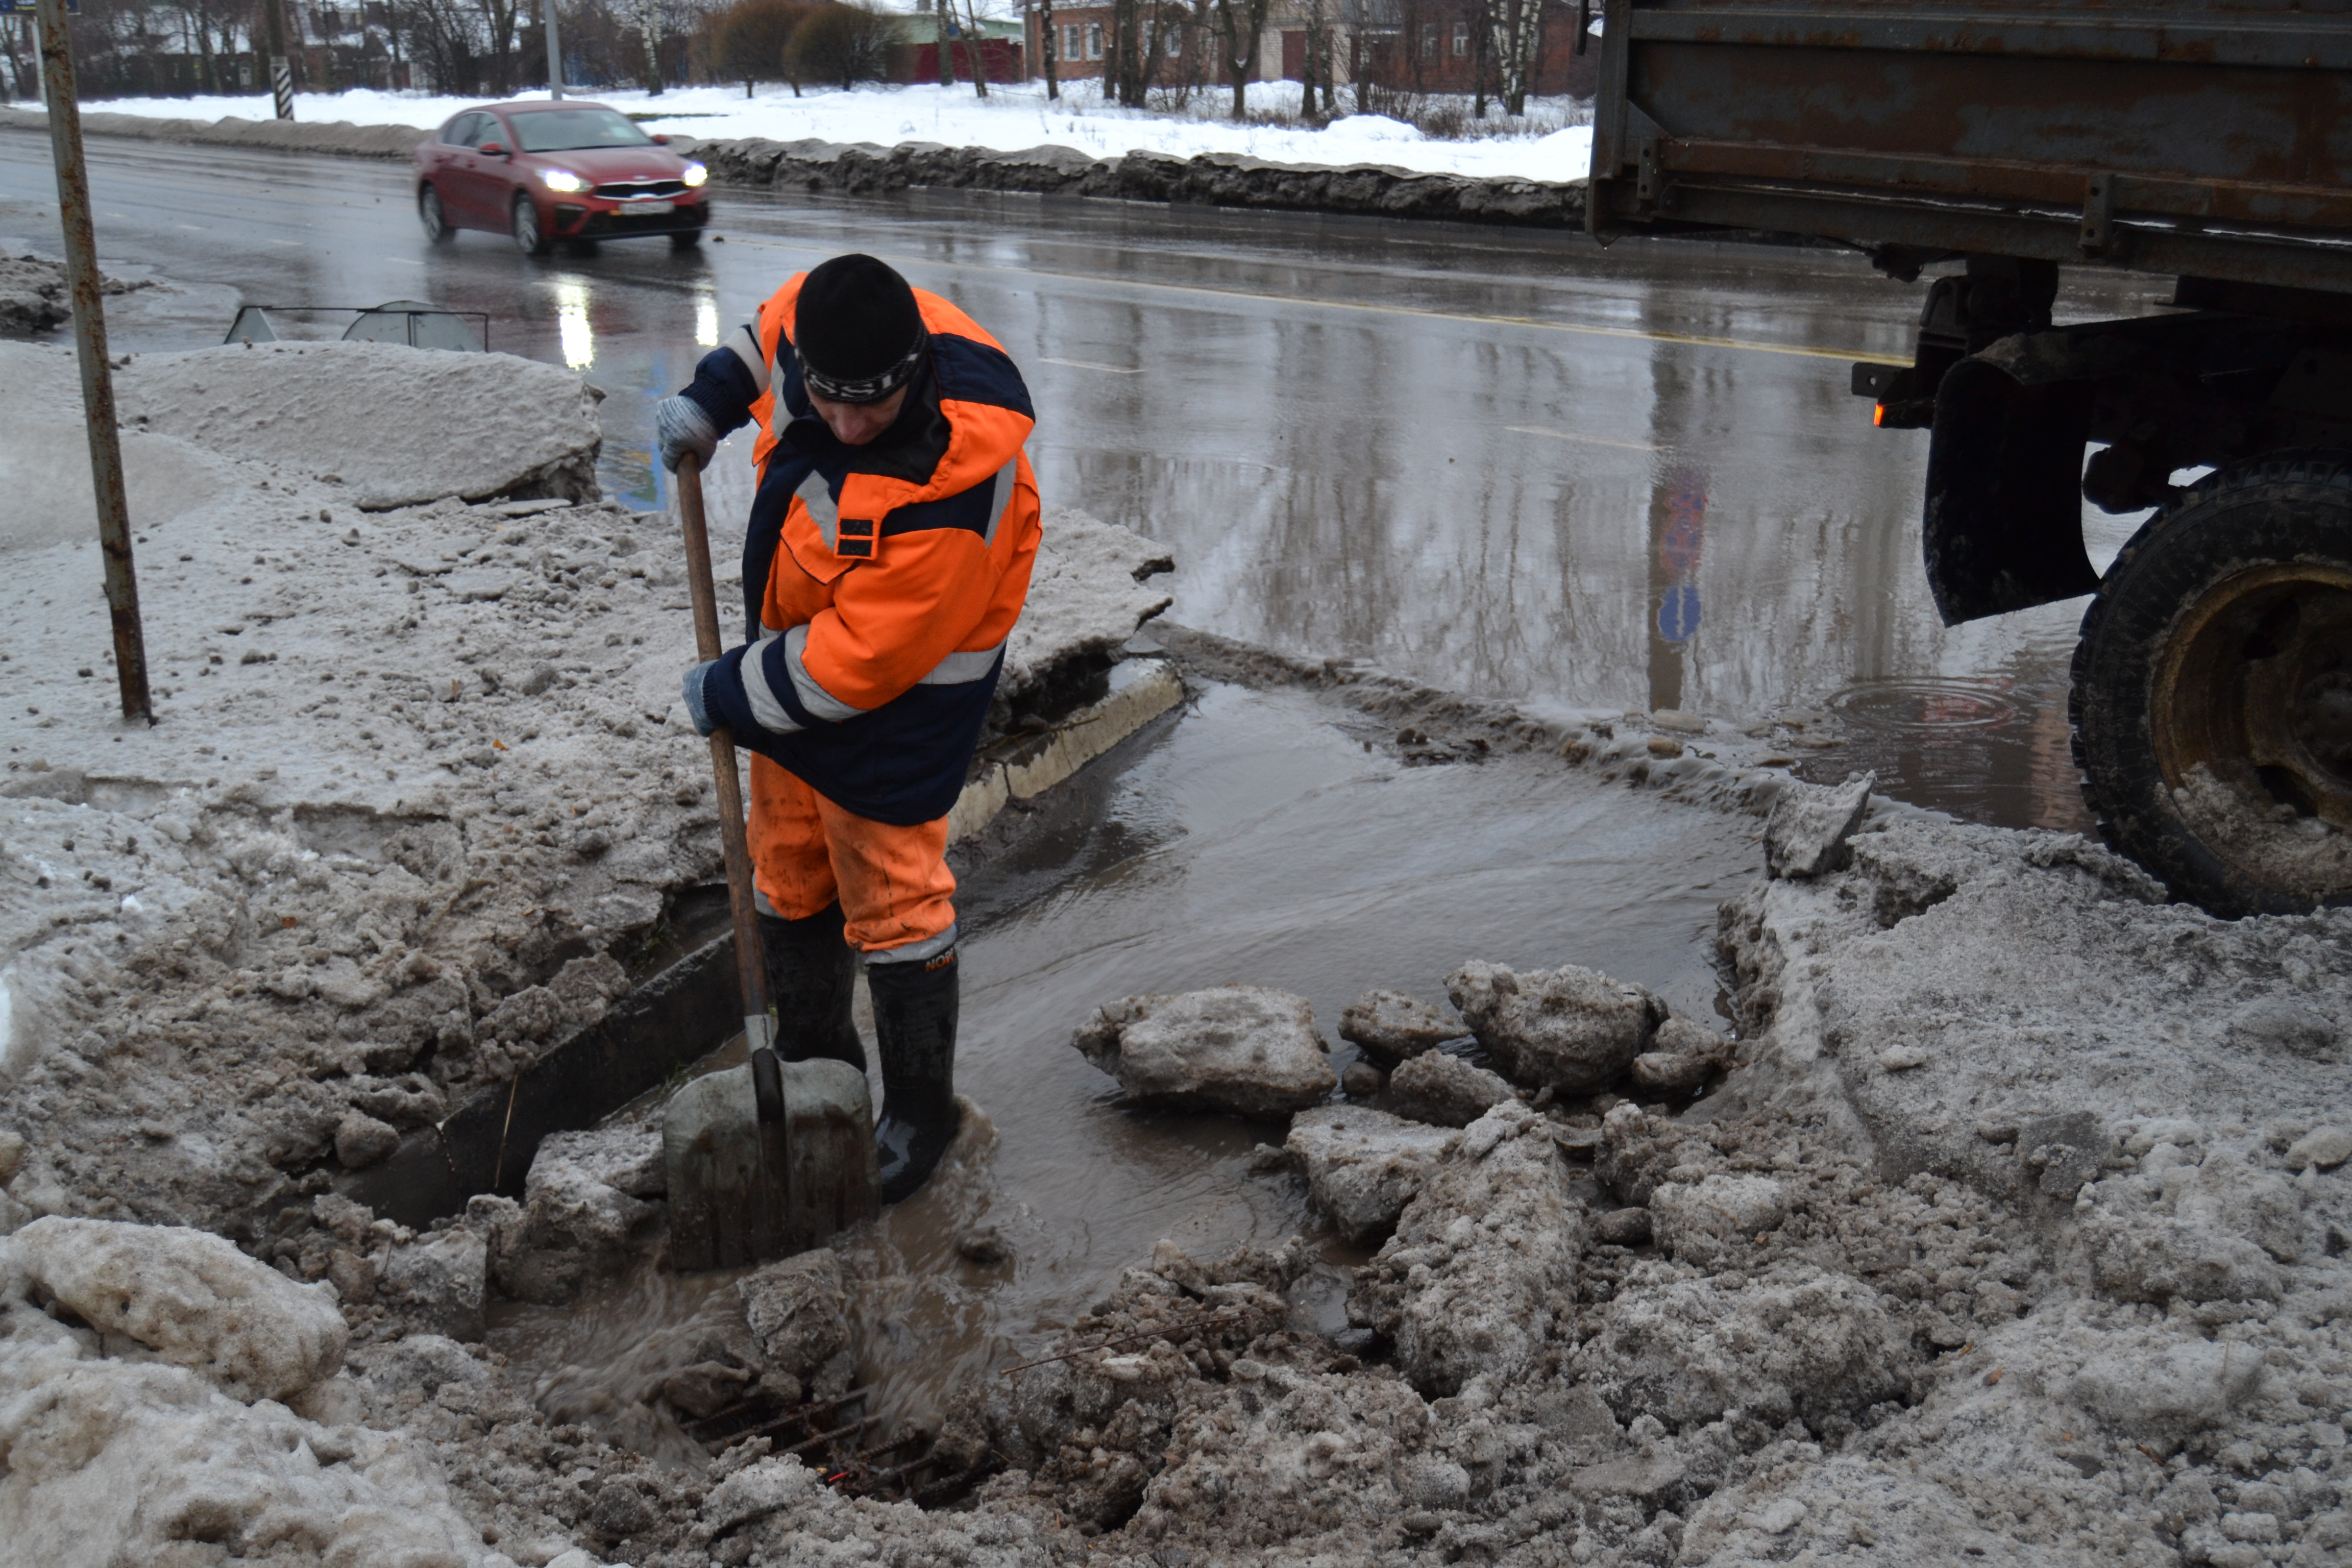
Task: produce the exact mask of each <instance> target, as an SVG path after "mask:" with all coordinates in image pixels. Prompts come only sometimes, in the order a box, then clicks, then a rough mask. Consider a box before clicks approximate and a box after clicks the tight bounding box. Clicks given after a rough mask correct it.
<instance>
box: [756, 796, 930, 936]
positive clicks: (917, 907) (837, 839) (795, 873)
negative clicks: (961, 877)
mask: <svg viewBox="0 0 2352 1568" xmlns="http://www.w3.org/2000/svg"><path fill="white" fill-rule="evenodd" d="M947 853H948V819H947V818H946V817H944V816H942V817H940V818H937V819H936V820H934V821H930V822H924V823H918V824H917V825H916V826H912V827H896V826H892V825H890V824H889V823H887V822H876V821H874V820H872V819H871V818H869V817H864V816H857V815H856V813H855V812H850V811H845V810H843V809H842V808H841V807H840V806H838V805H835V804H834V803H833V802H832V801H830V800H827V799H826V798H825V797H824V796H823V795H819V794H818V793H817V792H816V791H814V790H813V789H811V788H810V787H809V786H808V785H807V784H803V783H802V782H801V780H800V778H799V776H798V775H797V774H794V773H792V772H791V771H790V770H788V769H786V768H782V767H780V766H778V765H777V764H776V763H772V762H770V761H769V760H768V759H767V758H765V757H762V756H759V755H757V754H754V755H753V756H752V758H751V879H752V882H753V884H754V885H755V886H757V888H758V889H759V891H760V898H761V902H762V903H763V904H765V905H766V906H767V908H768V911H769V912H771V913H774V914H777V915H781V916H782V917H783V918H784V919H785V920H788V921H796V920H806V919H807V918H808V917H809V916H811V915H813V914H816V913H818V912H820V911H821V910H824V907H825V906H826V905H828V904H830V903H832V902H833V901H834V900H835V899H839V900H841V910H842V913H843V914H844V915H845V917H847V920H848V930H847V931H846V933H845V934H846V936H847V938H848V941H849V945H850V946H852V947H854V948H856V949H858V950H859V951H860V952H877V953H878V952H887V951H888V950H889V949H891V948H897V947H906V946H908V945H910V944H912V943H915V942H929V941H930V940H932V939H933V938H935V937H938V936H940V934H941V933H943V932H945V931H949V930H950V929H951V928H952V927H953V926H954V925H955V904H954V902H953V900H954V897H955V886H956V883H955V874H954V873H953V872H951V871H950V870H949V869H948V860H947Z"/></svg>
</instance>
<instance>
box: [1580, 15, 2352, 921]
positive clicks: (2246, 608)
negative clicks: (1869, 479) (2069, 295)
mask: <svg viewBox="0 0 2352 1568" xmlns="http://www.w3.org/2000/svg"><path fill="white" fill-rule="evenodd" d="M2303 5H2304V8H2301V9H2297V8H2295V7H2294V5H2288V4H2260V3H2256V0H2172V3H2171V4H2162V3H2157V0H2131V3H2126V4H2119V5H2096V4H2088V3H2084V0H2042V3H2039V4H2035V3H2030V0H1960V3H1958V4H1942V5H1937V4H1922V3H1918V0H1732V3H1725V0H1605V11H1604V12H1603V13H1602V16H1601V20H1600V23H1599V25H1598V26H1595V27H1593V28H1591V29H1590V31H1591V32H1594V33H1597V34H1598V35H1599V36H1598V37H1597V38H1592V39H1591V40H1590V42H1591V46H1592V47H1597V48H1598V50H1599V53H1600V57H1601V58H1600V90H1599V98H1598V100H1597V103H1596V117H1595V122H1594V132H1593V149H1592V166H1591V186H1590V189H1589V192H1588V201H1587V222H1588V225H1589V226H1590V228H1591V232H1592V233H1593V234H1594V235H1595V236H1596V237H1600V238H1601V239H1602V240H1604V241H1606V240H1607V239H1609V238H1611V237H1615V236H1619V235H1627V234H1643V233H1649V234H1656V233H1671V232H1675V231H1689V230H1704V229H1744V230H1766V231H1771V232H1775V233H1780V234H1789V235H1799V236H1806V237H1814V238H1817V239H1826V240H1831V241H1834V242H1837V243H1840V244H1843V245H1846V246H1851V247H1854V248H1856V249H1859V250H1862V251H1865V252H1867V253H1868V255H1869V256H1870V258H1871V259H1872V261H1873V262H1874V265H1876V266H1877V268H1879V269H1880V270H1881V271H1884V272H1885V273H1887V274H1889V275H1890V276H1893V277H1895V278H1896V279H1903V280H1906V281H1910V280H1918V279H1922V278H1923V276H1924V277H1925V279H1926V282H1927V286H1926V289H1925V296H1924V299H1923V301H1922V310H1921V315H1920V321H1919V329H1918V335H1917V340H1916V349H1915V356H1914V362H1913V363H1911V364H1910V365H1909V366H1906V367H1896V366H1890V365H1883V364H1857V365H1856V366H1854V367H1853V390H1854V391H1855V392H1856V393H1859V394H1862V395H1865V396H1867V397H1869V398H1870V399H1871V400H1872V404H1871V406H1872V410H1873V416H1874V419H1875V421H1876V422H1877V423H1878V424H1879V425H1881V426H1885V427H1887V428H1890V429H1895V430H1906V429H1925V430H1927V431H1928V432H1930V434H1929V437H1928V440H1929V451H1928V462H1927V494H1926V497H1925V501H1924V505H1923V508H1922V519H1921V526H1922V532H1923V540H1924V551H1925V556H1926V564H1927V580H1928V584H1929V586H1930V588H1931V589H1932V591H1933V593H1934V595H1935V599H1936V604H1937V608H1938V609H1939V611H1940V612H1941V613H1942V615H1943V616H1944V618H1945V620H1946V621H1947V623H1955V622H1959V621H1965V620H1971V619H1975V618H1978V617H1980V616H1994V615H2000V614H2004V613H2006V612H2009V611H2011V610H2017V609H2022V608H2025V607H2027V606H2030V605H2041V604H2047V603H2051V602H2053V601H2055V600H2059V599H2064V598H2071V597H2075V596H2079V595H2086V594H2087V595H2094V596H2093V598H2092V602H2091V605H2090V607H2089V609H2088V611H2087V613H2086V614H2085V616H2084V626H2083V635H2082V640H2081V642H2080V644H2079V645H2078V647H2077V649H2076V652H2075V658H2074V691H2073V701H2072V720H2073V724H2074V751H2075V760H2076V762H2077V763H2078V765H2079V766H2080V768H2081V770H2082V772H2083V774H2084V795H2085V797H2086V799H2087V800H2088V802H2089V805H2090V806H2091V809H2092V811H2093V814H2094V816H2095V817H2096V818H2097V820H2098V823H2099V825H2100V827H2101V830H2102V831H2103V832H2104V833H2105V836H2106V837H2107V838H2108V840H2109V842H2110V843H2112V844H2114V845H2115V846H2116V847H2118V848H2120V849H2122V850H2124V851H2125V852H2126V853H2128V854H2130V855H2132V856H2133V857H2134V858H2137V859H2138V860H2139V861H2140V862H2141V863H2142V864H2143V865H2145V866H2147V868H2149V869H2150V870H2152V871H2154V872H2156V873H2157V874H2158V876H2160V877H2162V878H2163V879H2165V881H2166V882H2167V883H2168V886H2169V887H2170V888H2171V889H2172V890H2173V892H2174V893H2175V894H2176V895H2177V896H2179V897H2183V898H2188V899H2193V900H2197V901H2199V902H2200V903H2203V904H2204V905H2206V907H2208V908H2210V909H2212V910H2215V911H2216V912H2221V913H2228V914H2241V913H2251V912H2259V911H2285V910H2305V909H2309V908H2312V907H2314V906H2315V905H2327V904H2341V903H2345V902H2347V901H2352V9H2347V8H2345V7H2344V6H2343V5H2342V0H2303ZM2070 266H2098V267H2111V268H2129V269H2132V270H2136V271H2141V272H2148V273H2156V274H2161V275H2164V276H2167V277H2169V278H2171V279H2174V280H2175V281H2174V283H2173V293H2172V295H2171V301H2172V303H2171V308H2169V309H2167V310H2163V311H2162V312H2161V313H2158V314H2154V315H2149V316H2146V317H2139V318H2134V319H2130V320H2124V321H2092V322H2078V323H2070V324H2067V325H2063V326H2061V325H2053V321H2052V313H2051V312H2052V305H2053V300H2054V298H2055V295H2056V291H2057V283H2058V276H2059V269H2060V268H2064V267H2070ZM2205 468H2210V469H2211V470H2212V471H2211V472H2210V474H2207V475H2204V476H2202V477H2196V471H2197V470H2199V469H2205ZM2192 479H2193V482H2189V481H2190V480H2192ZM2085 497H2087V498H2088V499H2089V500H2091V501H2092V502H2094V503H2095V504H2096V505H2098V506H2100V507H2102V508H2104V509H2105V510H2109V511H2114V512H2131V511H2137V510H2142V509H2145V508H2148V507H2154V508H2157V509H2158V510H2157V512H2156V515H2155V516H2154V518H2152V519H2151V520H2150V521H2148V522H2147V525H2146V526H2145V527H2144V528H2143V529H2142V530H2141V531H2139V532H2138V534H2137V535H2136V536H2135V537H2134V538H2133V540H2132V541H2131V542H2130V543H2129V544H2128V545H2127V546H2126V548H2125V550H2124V551H2123V552H2121V554H2119V555H2118V557H2117V558H2116V561H2115V562H2114V563H2112V564H2111V565H2110V566H2109V567H2108V568H2107V569H2106V571H2105V573H2104V574H2101V573H2099V572H2097V571H2095V570H2094V569H2093V567H2092V564H2091V562H2090V560H2089V558H2088V556H2087V554H2086V552H2085V551H2084V543H2083V536H2082V527H2081V521H2082V508H2081V502H2082V499H2083V498H2085Z"/></svg>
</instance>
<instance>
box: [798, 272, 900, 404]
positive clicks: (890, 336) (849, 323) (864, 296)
mask: <svg viewBox="0 0 2352 1568" xmlns="http://www.w3.org/2000/svg"><path fill="white" fill-rule="evenodd" d="M926 341H927V334H926V333H925V332H924V331H923V313H922V311H921V310H919V309H918V308H917V306H916V304H915V291H914V289H910V288H908V286H907V280H906V279H904V278H901V277H899V276H898V273H897V272H895V271H893V270H891V268H889V266H888V265H887V263H884V262H880V261H877V260H876V259H875V258H872V257H870V256H836V257H835V258H833V259H832V260H830V261H826V262H821V263H819V264H818V265H817V266H816V267H815V268H813V269H811V271H810V272H809V275H808V277H807V278H805V279H803V280H802V282H801V297H800V302H799V305H798V307H797V310H796V313H795V314H794V316H793V349H794V350H795V351H796V352H797V353H798V354H799V355H800V362H801V377H802V379H803V380H804V381H806V382H807V383H808V387H809V390H810V391H811V392H814V393H815V394H816V395H818V396H819V397H822V398H824V399H826V400H828V401H829V402H834V403H879V402H881V401H882V400H883V399H884V398H886V397H887V396H889V395H891V394H892V393H894V392H896V391H898V389H899V388H900V387H902V386H904V385H906V384H907V383H908V382H909V381H911V380H913V379H914V375H915V370H916V367H917V366H919V365H920V364H921V363H922V359H923V345H924V343H925V342H926Z"/></svg>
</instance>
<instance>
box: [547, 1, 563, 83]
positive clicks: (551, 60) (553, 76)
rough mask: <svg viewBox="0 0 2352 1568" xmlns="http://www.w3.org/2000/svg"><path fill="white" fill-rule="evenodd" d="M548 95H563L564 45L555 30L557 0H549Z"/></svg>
mask: <svg viewBox="0 0 2352 1568" xmlns="http://www.w3.org/2000/svg"><path fill="white" fill-rule="evenodd" d="M547 96H548V97H550V98H553V99H561V98H562V96H563V45H562V41H561V40H560V39H559V38H558V37H556V32H555V0H547Z"/></svg>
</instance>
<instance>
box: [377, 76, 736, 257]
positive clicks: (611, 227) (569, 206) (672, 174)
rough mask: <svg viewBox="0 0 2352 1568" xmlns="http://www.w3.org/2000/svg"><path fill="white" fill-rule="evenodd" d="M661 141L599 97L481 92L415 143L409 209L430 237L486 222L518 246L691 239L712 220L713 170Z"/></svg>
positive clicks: (440, 238) (529, 252) (439, 239)
mask: <svg viewBox="0 0 2352 1568" xmlns="http://www.w3.org/2000/svg"><path fill="white" fill-rule="evenodd" d="M668 142H669V138H667V136H648V135H646V133H645V132H642V131H640V130H638V129H637V127H636V125H635V122H634V121H631V120H630V119H629V117H628V116H627V115H625V114H623V113H621V112H620V111H619V110H614V109H608V108H606V107H605V106H604V104H601V103H583V102H581V101H580V100H576V99H565V100H562V101H561V102H548V103H490V104H485V105H483V106H482V107H481V108H479V109H469V110H466V111H465V112H464V113H462V114H459V115H457V116H455V117H454V118H453V119H451V120H450V121H449V123H448V124H446V125H444V126H443V127H442V128H441V129H440V131H439V132H437V133H436V134H435V135H434V136H433V137H432V138H431V139H430V140H429V141H425V142H418V143H417V144H416V152H415V159H416V216H417V217H418V219H419V220H420V221H422V222H423V223H424V225H425V233H426V234H427V235H429V236H431V237H432V239H433V241H434V243H435V244H436V245H437V244H441V243H444V242H446V241H447V240H450V239H454V238H455V237H457V231H458V230H459V229H461V228H486V229H489V230H491V231H493V232H499V231H503V232H505V233H507V234H509V235H512V236H513V237H514V242H515V247H516V248H517V249H519V250H520V251H521V252H522V253H523V254H524V255H525V256H544V255H546V254H547V253H548V252H549V251H550V250H551V249H553V248H554V247H555V243H556V241H558V240H563V239H621V238H625V237H629V236H632V235H641V234H666V235H667V236H669V240H670V243H671V244H672V245H674V246H680V247H683V246H688V245H692V244H695V243H696V242H697V241H698V240H700V239H701V238H702V228H703V226H704V225H705V224H707V223H709V221H710V200H709V197H708V196H707V195H704V194H703V188H702V187H703V182H704V181H706V180H708V179H709V177H710V176H709V173H708V172H707V171H706V170H705V169H704V168H703V166H702V165H701V164H699V163H694V162H693V161H691V160H689V159H686V158H681V157H679V156H678V155H677V153H673V152H671V151H670V150H669V147H668Z"/></svg>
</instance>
